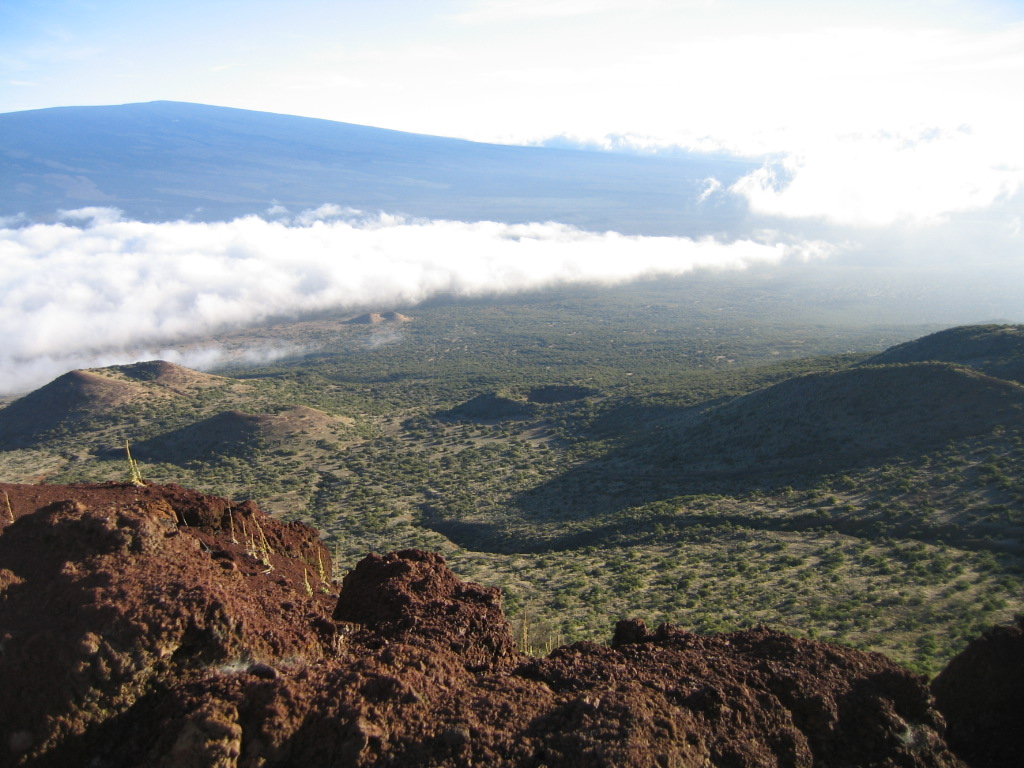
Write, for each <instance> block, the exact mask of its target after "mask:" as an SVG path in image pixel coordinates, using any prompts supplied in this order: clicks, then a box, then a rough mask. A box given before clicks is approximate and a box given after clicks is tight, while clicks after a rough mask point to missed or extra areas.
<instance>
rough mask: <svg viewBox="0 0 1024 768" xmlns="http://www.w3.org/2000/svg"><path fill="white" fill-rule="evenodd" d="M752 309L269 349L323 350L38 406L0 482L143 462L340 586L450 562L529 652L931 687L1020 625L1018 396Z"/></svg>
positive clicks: (377, 330) (670, 303)
mask: <svg viewBox="0 0 1024 768" xmlns="http://www.w3.org/2000/svg"><path fill="white" fill-rule="evenodd" d="M694 285H696V286H697V287H698V288H700V290H699V291H697V290H694V288H693V286H694ZM769 293H770V292H769V291H767V290H764V291H760V290H758V289H756V288H750V289H749V290H747V291H746V292H743V293H737V292H735V291H731V292H727V291H724V290H723V289H721V287H720V286H718V284H717V283H715V282H714V281H713V280H707V281H704V282H701V281H699V280H696V281H695V282H694V283H693V284H691V285H690V286H689V290H688V291H684V290H681V289H680V286H679V285H667V284H664V283H648V284H638V285H634V286H629V287H626V288H620V289H616V290H610V289H598V288H593V289H585V290H579V291H574V292H562V293H557V292H555V293H548V294H541V295H536V296H521V297H515V298H514V299H507V300H502V301H499V300H497V299H495V300H480V301H477V302H462V303H454V302H448V303H445V302H436V303H434V304H432V305H430V306H423V307H418V308H415V309H406V310H403V311H404V312H405V313H406V314H409V315H411V316H413V317H414V320H413V321H412V322H410V323H404V324H400V325H399V324H394V325H386V326H371V327H367V326H353V325H346V324H345V323H343V322H342V320H343V319H344V318H321V319H318V320H315V321H307V322H304V323H300V324H287V325H281V326H279V327H276V328H270V329H264V330H263V331H262V333H263V334H264V335H269V336H272V337H273V338H275V339H277V340H279V341H283V342H290V341H294V342H296V343H298V342H299V341H301V343H303V344H304V345H305V346H306V347H316V349H317V351H316V352H314V353H312V354H307V355H305V356H304V357H302V358H301V359H295V360H291V361H288V362H286V363H282V364H278V365H275V366H272V367H265V368H262V369H250V370H235V371H228V372H224V376H225V377H224V378H217V379H214V378H211V377H205V378H202V379H196V380H195V381H194V382H191V383H189V382H188V381H185V382H184V383H182V382H181V381H179V382H177V383H176V384H175V386H174V387H170V385H169V384H166V383H165V384H162V383H161V379H160V377H159V376H157V377H156V378H153V377H148V378H147V377H146V376H141V375H140V373H139V372H138V371H134V372H133V371H127V372H125V370H124V369H105V370H104V371H100V372H99V373H100V374H101V378H100V379H99V380H93V379H89V380H87V381H86V380H83V381H76V382H72V383H73V384H74V385H75V387H77V388H72V390H68V391H69V392H72V394H73V395H74V396H71V395H68V394H67V392H65V393H64V394H63V395H62V396H61V398H58V399H57V400H54V401H53V402H50V401H48V400H47V397H49V396H50V395H48V394H47V388H43V389H42V390H38V391H37V392H36V393H33V395H31V396H30V397H28V398H24V399H23V400H22V401H20V402H16V403H13V404H11V405H9V406H8V407H7V408H5V409H2V410H0V441H2V443H0V449H3V450H0V474H2V477H3V479H4V480H8V481H22V482H24V481H33V480H38V479H45V480H46V481H48V482H73V481H79V480H99V479H114V478H118V479H121V478H123V476H124V459H123V446H124V441H125V439H130V440H131V445H132V451H133V454H134V455H135V457H136V458H137V459H138V461H139V462H140V464H141V465H142V471H143V473H144V474H145V476H146V478H147V479H148V480H150V481H155V482H176V483H180V484H183V485H188V486H193V487H196V488H198V489H200V490H204V491H209V492H214V493H221V494H224V495H229V496H235V497H245V498H254V499H256V500H257V501H258V502H259V503H260V504H262V505H263V506H264V507H265V508H267V509H268V510H270V511H273V512H274V513H276V514H279V515H282V516H284V517H287V518H293V519H302V520H305V521H307V522H310V523H312V524H314V525H316V526H317V527H318V528H319V529H320V530H321V531H322V532H323V534H324V536H325V538H326V539H327V540H328V542H329V544H330V546H331V548H332V549H333V550H334V551H335V552H336V554H337V558H336V560H337V564H338V567H339V569H340V571H341V572H342V573H343V572H344V571H346V570H348V569H349V568H350V567H352V566H353V565H354V563H355V562H356V561H357V559H359V558H360V557H362V556H363V555H364V554H365V553H366V552H368V551H370V550H377V551H383V550H392V549H398V548H405V547H412V546H416V547H423V548H427V549H431V550H436V551H440V552H442V553H444V554H445V555H446V556H447V557H448V559H449V562H450V563H451V565H452V567H453V568H454V569H455V570H456V571H457V572H458V573H459V574H460V575H462V576H464V577H466V578H469V579H472V580H475V581H480V582H482V583H486V584H492V585H497V586H500V587H502V588H503V589H504V591H505V595H506V598H505V599H506V608H507V610H508V612H509V613H510V615H511V617H512V619H513V622H519V623H523V622H526V623H527V624H528V626H529V636H530V639H531V644H532V645H533V646H534V647H536V648H539V649H542V648H544V647H545V646H549V645H551V644H553V643H554V644H557V643H561V642H567V641H571V640H577V639H598V640H603V639H606V637H607V634H608V632H609V631H610V628H611V626H612V625H613V623H614V622H615V621H616V620H617V619H619V618H624V617H634V616H636V617H640V618H644V619H645V620H647V621H648V623H657V622H661V621H670V622H673V623H676V624H680V625H683V626H685V627H690V628H693V629H696V630H698V631H701V632H716V631H723V630H731V629H736V628H743V627H750V626H755V625H758V624H767V625H770V626H773V627H777V628H780V629H784V630H786V631H788V632H792V633H795V634H802V635H806V636H809V637H818V638H823V639H828V640H833V641H837V642H841V643H846V644H850V645H853V646H856V647H859V648H866V649H870V650H878V651H883V652H885V653H886V654H888V655H890V656H891V657H893V658H894V659H896V660H898V661H900V662H902V663H904V664H907V665H909V666H911V667H912V668H914V669H916V670H918V671H921V672H923V673H931V672H934V671H937V670H938V669H939V668H941V666H942V665H943V664H944V662H945V661H946V660H948V659H949V657H950V656H952V655H953V654H954V653H956V652H957V651H959V650H960V649H961V648H962V647H963V645H964V644H965V643H966V641H967V640H968V639H969V638H971V637H973V636H975V635H977V634H978V633H979V632H980V631H981V630H982V629H983V628H985V627H986V626H988V625H991V624H993V623H999V622H1003V621H1006V620H1008V619H1009V618H1011V617H1012V615H1013V614H1014V613H1016V612H1020V611H1021V610H1022V608H1024V589H1022V586H1024V583H1022V581H1024V579H1022V577H1024V538H1022V537H1024V476H1022V473H1021V463H1022V460H1024V409H1022V404H1024V388H1022V387H1021V386H1020V384H1019V383H1015V382H1013V381H1010V380H1008V379H1004V378H1001V377H999V376H998V375H996V374H993V375H985V376H982V375H980V374H978V373H977V372H976V371H975V369H973V368H965V367H964V366H963V364H962V363H961V362H960V360H959V359H950V360H946V361H943V362H941V363H935V362H930V363H926V362H915V361H914V360H913V359H901V360H899V361H893V362H892V363H887V364H885V365H881V366H880V365H878V363H879V361H878V360H871V359H870V358H871V356H872V355H874V354H877V353H879V352H881V351H882V350H884V349H886V348H888V347H891V346H893V345H895V344H897V343H899V342H902V341H906V340H908V339H911V338H914V337H917V336H921V335H923V334H924V333H926V332H927V331H930V330H936V329H927V328H917V327H869V326H864V325H856V324H853V323H849V322H839V320H841V319H842V318H838V319H837V318H835V317H833V318H832V319H831V321H830V322H829V323H824V322H814V321H813V318H810V317H804V316H801V315H800V314H799V313H793V312H790V311H788V310H786V309H785V307H780V305H778V304H773V303H772V300H771V299H770V298H769ZM992 332H994V331H992ZM992 332H990V333H988V334H982V337H984V338H989V337H991V335H992ZM1017 334H1018V335H1019V331H1017ZM1010 335H1011V336H1012V335H1013V334H1012V333H1011V334H1010ZM962 341H963V339H958V344H959V343H960V342H962ZM1011 341H1012V339H1011ZM961 346H962V345H961ZM961 346H957V345H953V344H951V345H949V346H948V349H949V350H950V352H951V354H952V353H953V352H956V353H957V354H960V351H962V350H961ZM1018 346H1019V345H1018ZM932 347H935V345H934V344H933V345H932ZM932 347H929V349H928V357H927V358H926V359H928V360H940V361H941V360H943V358H942V345H941V344H939V345H938V347H937V348H934V349H933V348H932ZM1017 348H1018V347H1014V346H1013V345H1012V344H1011V345H1010V347H1008V348H1005V349H1004V348H1003V347H999V350H998V354H996V355H995V357H994V358H993V360H994V362H993V361H990V363H992V364H993V365H1002V368H1000V369H999V371H998V373H1003V374H1004V375H1009V374H1011V373H1012V372H1013V371H1015V370H1016V368H1014V365H1013V364H1012V363H1013V361H1012V360H1009V361H1008V358H1011V357H1012V356H1013V355H1014V354H1016V353H1015V352H1014V351H1013V350H1014V349H1017ZM1007 349H1009V351H1007ZM904 358H906V355H904ZM996 358H998V359H996ZM868 362H870V363H872V364H873V365H864V364H865V363H868ZM882 362H884V361H882ZM927 366H932V367H931V368H928V367H927ZM982 367H983V368H984V366H982ZM200 376H201V375H200ZM798 377H802V378H798ZM107 381H109V382H113V384H111V385H110V386H108V384H107V383H106V382H107ZM794 382H796V383H794ZM934 382H939V384H940V385H941V386H940V385H938V384H936V385H934V386H933V384H934ZM51 386H53V385H51ZM769 388H771V389H769ZM75 393H77V394H75ZM951 393H952V394H951ZM744 396H746V397H744ZM54 397H55V396H54ZM32 398H35V400H32ZM76 398H77V399H76ZM830 398H831V399H830ZM26 403H27V405H26ZM297 406H302V408H297ZM43 407H47V408H49V409H50V410H49V411H48V413H50V414H51V416H50V417H48V419H47V420H45V422H40V421H35V422H33V421H32V420H31V418H29V417H30V416H31V413H32V408H37V409H38V408H43ZM31 424H35V426H34V427H30V426H26V425H31Z"/></svg>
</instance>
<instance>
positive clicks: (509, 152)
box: [0, 101, 756, 234]
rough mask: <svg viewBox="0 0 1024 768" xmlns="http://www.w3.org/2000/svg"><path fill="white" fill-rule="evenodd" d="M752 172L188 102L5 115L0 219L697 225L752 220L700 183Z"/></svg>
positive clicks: (633, 229)
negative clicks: (393, 218)
mask: <svg viewBox="0 0 1024 768" xmlns="http://www.w3.org/2000/svg"><path fill="white" fill-rule="evenodd" d="M755 166H756V164H755V163H752V162H750V161H746V160H738V159H735V158H730V157H724V156H710V155H699V154H691V155H689V156H687V157H685V158H648V157H638V156H630V155H615V154H601V153H593V152H584V151H580V150H566V149H554V148H544V147H522V146H513V145H498V144H481V143H475V142H470V141H466V140H463V139H450V138H445V137H434V136H425V135H421V134H413V133H405V132H402V131H394V130H389V129H379V128H372V127H367V126H359V125H354V124H350V123H337V122H332V121H328V120H321V119H317V118H305V117H296V116H291V115H280V114H276V113H265V112H253V111H249V110H241V109H235V108H228V107H214V106H209V105H201V104H190V103H185V102H167V101H163V102H148V103H143V104H125V105H118V106H100V107H54V108H51V109H48V110H33V111H28V112H11V113H6V114H0V175H2V176H3V177H4V178H5V179H8V180H9V183H7V184H5V185H4V187H3V189H0V215H9V216H14V215H17V214H20V213H23V214H26V215H27V216H29V217H33V218H41V219H43V218H46V217H51V218H52V217H53V216H54V215H55V214H56V211H57V210H58V209H68V208H81V207H85V206H110V207H115V208H119V209H121V210H123V211H124V212H125V213H126V214H127V215H128V216H131V217H135V218H139V219H142V220H153V221H161V220H172V219H180V218H188V219H195V220H209V221H214V220H223V219H227V218H235V217H238V216H244V215H249V214H259V215H264V214H265V213H266V212H267V210H268V209H271V208H274V207H277V208H280V207H284V208H287V209H289V210H290V211H291V213H292V214H297V213H299V212H300V211H302V210H305V209H313V208H317V207H319V206H321V205H324V204H328V203H331V204H337V205H340V206H348V207H352V208H357V209H361V210H367V211H369V212H371V213H373V212H376V211H387V212H391V213H399V214H407V215H411V216H421V217H427V218H444V219H459V220H468V221H480V220H496V221H507V222H527V221H551V220H557V221H560V222H562V223H566V224H570V225H574V226H579V227H581V228H584V229H593V230H599V231H603V230H607V229H614V230H616V231H622V232H626V233H630V234H641V233H642V234H698V233H701V232H708V231H712V230H717V229H720V228H722V225H723V223H724V222H725V221H726V219H728V220H729V221H735V220H738V218H741V217H742V215H743V213H742V211H740V210H739V209H736V208H734V209H729V210H726V209H725V208H709V207H708V206H704V205H702V203H701V201H700V200H699V197H700V195H701V192H702V191H703V189H704V186H705V181H706V179H707V178H709V177H715V178H717V179H718V180H719V181H720V182H721V183H723V184H725V185H728V184H730V183H732V182H733V181H735V180H737V179H738V178H739V177H740V176H742V175H743V174H745V173H747V172H749V171H750V170H753V168H754V167H755ZM698 212H699V213H700V215H699V216H698V215H697V214H698ZM723 217H724V218H723Z"/></svg>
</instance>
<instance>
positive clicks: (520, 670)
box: [0, 485, 963, 768]
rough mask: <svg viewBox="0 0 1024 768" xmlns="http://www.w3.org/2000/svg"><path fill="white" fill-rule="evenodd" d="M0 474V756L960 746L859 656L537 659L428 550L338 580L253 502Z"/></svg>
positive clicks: (905, 753)
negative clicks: (9, 480)
mask: <svg viewBox="0 0 1024 768" xmlns="http://www.w3.org/2000/svg"><path fill="white" fill-rule="evenodd" d="M0 491H2V493H0V500H2V499H4V498H6V499H9V500H10V512H8V513H7V514H6V516H4V515H3V514H0V518H3V520H4V522H3V528H2V534H0V765H12V766H79V765H92V766H160V767H164V768H171V767H174V768H177V767H179V766H197V767H198V766H204V767H205V766H223V767H224V768H229V767H235V766H242V767H245V768H250V767H251V768H256V767H257V766H260V767H262V768H270V767H271V766H306V765H310V766H313V765H315V766H323V767H324V768H329V767H331V766H338V767H340V766H384V765H389V766H471V765H477V766H480V765H487V766H497V767H499V768H500V767H502V766H506V767H511V766H541V765H545V766H548V767H549V768H553V767H554V766H609V767H611V766H616V767H620V766H674V767H676V768H684V767H688V766H702V767H707V766H730V767H732V766H736V767H742V766H749V767H750V768H754V767H755V766H756V767H757V768H763V767H765V766H815V765H819V766H825V765H829V766H835V765H847V766H867V765H888V766H908V767H916V766H922V767H923V766H936V767H938V766H960V765H963V763H961V762H960V761H959V760H958V758H957V757H955V756H954V755H953V754H952V753H951V752H950V751H949V750H948V749H947V747H946V744H945V742H944V740H943V723H942V720H941V717H940V716H939V715H938V714H937V712H936V710H935V709H934V708H933V707H932V700H931V698H930V694H929V691H928V689H927V687H926V686H925V685H924V682H923V681H922V679H920V678H918V677H916V676H914V675H912V674H910V673H909V672H907V671H905V670H903V669H901V668H899V667H897V666H896V665H895V664H893V663H891V662H890V661H888V660H887V659H885V658H884V657H882V656H879V655H877V654H867V653H861V652H858V651H854V650H851V649H847V648H841V647H838V646H832V645H828V644H825V643H820V642H814V641H810V640H797V639H794V638H791V637H788V636H786V635H784V634H781V633H779V632H774V631H771V630H767V629H755V630H749V631H744V632H736V633H732V634H727V635H719V636H714V637H702V636H698V635H695V634H692V633H689V632H685V631H683V630H682V629H679V628H677V627H672V626H668V625H664V626H661V627H659V628H657V629H655V630H653V631H648V629H647V628H646V627H645V626H644V625H643V624H642V623H641V622H638V621H632V622H620V624H619V625H618V626H617V628H616V631H615V634H614V638H613V642H612V644H611V646H608V647H606V646H601V645H596V644H593V643H576V644H573V645H569V646H565V647H562V648H559V649H556V650H555V651H554V652H553V653H552V654H551V655H550V656H548V657H547V658H543V659H540V658H533V657H530V656H526V655H524V654H521V653H519V652H518V651H517V650H516V648H515V645H514V643H513V640H512V633H511V630H510V628H509V625H508V623H507V621H506V620H505V618H504V616H503V614H502V611H501V595H500V594H499V593H498V591H497V590H495V589H492V588H488V587H482V586H478V585H475V584H468V583H465V582H463V581H461V580H460V579H459V578H458V577H457V576H456V575H455V574H454V573H452V571H451V570H450V569H449V568H448V567H447V565H446V564H445V561H444V559H443V558H442V557H440V556H439V555H435V554H431V553H428V552H423V551H420V550H404V551H401V552H395V553H391V554H387V555H370V556H368V557H366V558H365V559H364V560H362V561H361V562H360V563H359V564H358V565H357V566H356V568H355V569H354V570H353V571H352V572H351V573H349V574H348V575H347V576H346V577H345V579H344V580H343V582H342V583H341V585H340V594H337V592H338V590H337V587H338V585H337V584H336V583H334V582H332V581H331V579H330V575H329V574H330V568H331V563H330V558H329V555H328V553H327V551H326V550H325V549H324V548H323V547H322V545H321V544H320V542H319V538H318V536H317V535H316V532H315V531H313V530H312V529H310V528H308V527H306V526H303V525H299V524H285V523H282V522H280V521H277V520H274V519H272V518H270V517H268V516H266V515H264V514H263V513H262V512H261V511H260V510H259V509H258V508H257V507H255V505H252V504H241V505H238V504H234V503H232V502H230V501H229V500H226V499H220V498H217V497H209V496H203V495H201V494H197V493H195V492H192V491H187V490H186V489H182V488H178V487H174V486H169V487H156V486H145V487H141V488H136V487H134V486H127V485H100V486H68V487H49V486H13V485H0ZM4 494H6V496H4ZM4 506H6V505H4ZM4 511H6V510H3V509H0V513H2V512H4ZM11 517H14V518H15V521H14V522H11V520H10V518H11Z"/></svg>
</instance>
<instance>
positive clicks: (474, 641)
mask: <svg viewBox="0 0 1024 768" xmlns="http://www.w3.org/2000/svg"><path fill="white" fill-rule="evenodd" d="M334 619H336V620H338V621H345V622H354V623H357V624H361V625H363V626H365V627H366V628H367V629H370V630H372V631H374V632H375V633H376V634H378V635H380V636H381V637H385V638H388V639H396V640H398V639H400V640H404V641H406V642H419V643H423V642H433V643H435V644H438V645H439V646H440V647H443V648H445V649H446V650H449V651H451V652H452V653H455V654H456V655H458V656H459V657H460V658H462V659H463V660H464V661H465V663H466V664H467V665H469V666H470V667H474V668H480V669H487V668H490V667H493V666H495V665H496V664H499V663H500V662H507V661H515V660H518V659H519V657H520V654H519V653H518V651H517V650H516V646H515V640H514V639H513V638H512V631H511V628H510V627H509V625H508V622H507V621H505V616H504V614H503V613H502V611H501V593H500V592H499V591H498V590H497V589H495V588H494V587H482V586H480V585H479V584H467V583H466V582H464V581H461V580H460V579H459V578H458V577H457V576H456V575H455V574H454V573H452V571H451V570H450V569H449V568H448V567H447V566H446V565H445V561H444V558H443V557H441V555H436V554H433V553H430V552H423V551H422V550H418V549H407V550H403V551H401V552H393V553H391V554H389V555H384V556H383V557H381V556H380V555H376V554H372V555H369V556H368V557H366V558H365V559H363V560H362V561H361V562H360V563H359V564H358V565H357V566H356V567H355V570H353V571H352V572H351V573H349V574H348V575H347V576H346V577H345V579H344V580H343V581H342V587H341V596H340V597H339V598H338V604H337V606H336V608H335V610H334Z"/></svg>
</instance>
